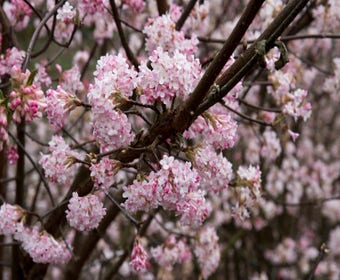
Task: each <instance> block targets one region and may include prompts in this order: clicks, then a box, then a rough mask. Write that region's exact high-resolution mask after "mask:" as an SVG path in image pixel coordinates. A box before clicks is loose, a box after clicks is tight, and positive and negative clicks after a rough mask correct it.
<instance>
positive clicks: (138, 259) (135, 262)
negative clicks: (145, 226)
mask: <svg viewBox="0 0 340 280" xmlns="http://www.w3.org/2000/svg"><path fill="white" fill-rule="evenodd" d="M140 243H141V242H140V239H139V237H138V236H137V237H136V240H135V243H134V246H133V249H132V253H131V261H130V266H131V267H132V268H133V270H134V271H136V272H144V271H146V270H148V269H149V267H150V263H149V259H148V254H147V252H146V251H145V249H144V247H143V246H142V245H141V244H140Z"/></svg>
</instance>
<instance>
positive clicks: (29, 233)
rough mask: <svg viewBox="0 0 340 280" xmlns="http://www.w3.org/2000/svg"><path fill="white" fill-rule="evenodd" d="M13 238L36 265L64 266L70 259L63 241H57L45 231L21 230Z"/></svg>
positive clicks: (66, 245) (68, 250) (67, 248)
mask: <svg viewBox="0 0 340 280" xmlns="http://www.w3.org/2000/svg"><path fill="white" fill-rule="evenodd" d="M14 238H15V239H16V240H18V241H20V242H21V246H22V248H23V249H24V250H25V251H26V252H27V253H28V254H29V255H30V257H31V258H32V259H33V261H34V262H36V263H51V264H65V263H67V262H69V260H70V259H71V257H72V254H71V251H70V248H69V247H68V244H67V243H66V242H65V241H57V240H55V239H54V237H53V236H52V235H50V234H49V233H47V232H46V231H43V232H39V230H38V229H37V228H33V229H30V228H22V231H21V232H18V233H16V234H15V236H14Z"/></svg>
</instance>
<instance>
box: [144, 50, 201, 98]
mask: <svg viewBox="0 0 340 280" xmlns="http://www.w3.org/2000/svg"><path fill="white" fill-rule="evenodd" d="M149 60H150V62H151V63H150V65H151V69H150V68H149V67H148V63H149V62H148V61H144V62H142V64H141V66H140V73H139V80H140V87H141V88H142V89H143V94H142V95H141V96H140V100H141V102H142V103H144V104H146V103H149V104H152V103H153V102H154V101H161V102H163V103H164V104H169V103H171V101H172V100H173V99H174V98H175V97H176V98H180V99H182V100H185V99H186V98H187V97H188V95H189V94H190V93H191V92H192V91H193V89H194V88H195V86H196V84H197V82H198V80H199V78H200V76H201V66H200V63H199V61H198V60H197V59H194V58H193V56H191V57H190V59H188V56H187V55H185V54H183V53H181V52H179V51H178V50H175V51H174V53H173V54H172V55H170V53H169V52H167V51H164V49H162V48H161V47H158V48H157V49H155V50H153V51H152V54H151V56H150V57H149Z"/></svg>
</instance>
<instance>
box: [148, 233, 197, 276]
mask: <svg viewBox="0 0 340 280" xmlns="http://www.w3.org/2000/svg"><path fill="white" fill-rule="evenodd" d="M151 255H152V257H153V258H154V260H155V261H156V262H157V263H158V264H159V266H160V267H162V268H164V269H166V270H168V271H172V269H173V266H174V265H175V264H176V263H183V262H184V261H187V260H190V259H191V258H192V255H191V251H190V248H189V247H188V245H187V244H186V242H185V241H184V240H179V241H176V238H175V236H174V235H170V236H169V237H168V238H167V239H166V240H165V242H164V244H163V245H161V246H157V247H155V248H152V249H151Z"/></svg>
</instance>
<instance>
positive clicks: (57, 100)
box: [45, 85, 80, 130]
mask: <svg viewBox="0 0 340 280" xmlns="http://www.w3.org/2000/svg"><path fill="white" fill-rule="evenodd" d="M79 104H80V100H79V99H78V98H77V97H76V96H75V95H73V94H70V93H68V92H66V91H65V90H64V89H63V88H62V87H61V86H60V85H58V87H57V89H56V90H54V89H49V90H47V92H46V105H47V106H46V108H45V112H46V114H47V118H48V120H49V122H50V124H51V125H52V126H53V127H54V129H55V130H60V129H61V128H62V127H63V126H64V123H65V118H66V115H67V113H68V112H69V111H72V110H73V109H74V108H75V107H76V106H77V105H79Z"/></svg>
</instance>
